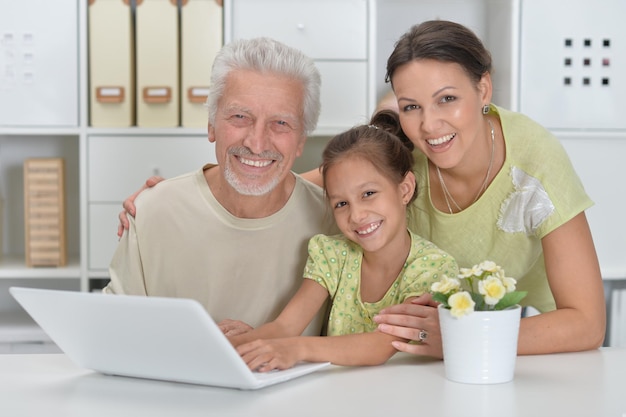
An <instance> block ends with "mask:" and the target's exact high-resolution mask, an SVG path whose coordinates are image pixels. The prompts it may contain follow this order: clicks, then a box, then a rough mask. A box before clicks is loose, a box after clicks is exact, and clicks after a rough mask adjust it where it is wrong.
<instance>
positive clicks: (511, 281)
mask: <svg viewBox="0 0 626 417" xmlns="http://www.w3.org/2000/svg"><path fill="white" fill-rule="evenodd" d="M502 284H504V288H506V292H513V291H515V284H517V281H516V280H515V278H511V277H504V278H502Z"/></svg>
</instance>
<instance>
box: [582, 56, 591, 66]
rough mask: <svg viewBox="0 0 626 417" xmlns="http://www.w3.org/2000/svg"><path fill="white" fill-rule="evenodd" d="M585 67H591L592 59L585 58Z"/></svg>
mask: <svg viewBox="0 0 626 417" xmlns="http://www.w3.org/2000/svg"><path fill="white" fill-rule="evenodd" d="M583 65H584V66H585V67H588V66H589V65H591V58H585V59H583Z"/></svg>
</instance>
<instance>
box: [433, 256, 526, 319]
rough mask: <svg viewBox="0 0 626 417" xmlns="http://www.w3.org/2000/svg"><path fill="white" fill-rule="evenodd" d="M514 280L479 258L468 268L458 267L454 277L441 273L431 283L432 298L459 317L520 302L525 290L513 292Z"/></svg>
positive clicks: (497, 267)
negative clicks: (436, 279)
mask: <svg viewBox="0 0 626 417" xmlns="http://www.w3.org/2000/svg"><path fill="white" fill-rule="evenodd" d="M516 284H517V281H516V280H515V279H514V278H510V277H507V276H506V275H505V273H504V269H502V268H501V267H500V266H499V265H497V264H496V263H495V262H492V261H483V262H481V263H480V264H477V265H474V266H473V267H471V268H460V269H459V275H457V277H456V278H450V277H447V276H445V275H444V277H443V278H442V279H441V281H439V282H435V283H433V284H432V285H431V292H432V294H433V300H435V301H436V302H438V303H441V304H442V305H443V306H444V307H445V308H447V309H449V310H451V313H452V315H453V316H455V317H462V316H464V315H466V314H469V313H471V312H472V311H474V310H478V311H493V310H503V309H505V308H508V307H511V306H513V305H515V304H517V303H519V302H520V300H521V299H522V298H524V297H525V296H526V294H527V291H516V290H515V286H516Z"/></svg>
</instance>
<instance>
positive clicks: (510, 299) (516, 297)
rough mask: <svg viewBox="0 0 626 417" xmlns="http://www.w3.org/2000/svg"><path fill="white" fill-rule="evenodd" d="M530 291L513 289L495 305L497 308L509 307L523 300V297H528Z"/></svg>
mask: <svg viewBox="0 0 626 417" xmlns="http://www.w3.org/2000/svg"><path fill="white" fill-rule="evenodd" d="M526 294H528V291H513V292H509V293H506V294H505V295H504V297H502V299H501V300H500V301H499V302H498V304H496V305H495V307H494V309H495V310H504V309H505V308H507V307H511V306H514V305H515V304H518V303H519V302H520V301H522V298H524V297H526Z"/></svg>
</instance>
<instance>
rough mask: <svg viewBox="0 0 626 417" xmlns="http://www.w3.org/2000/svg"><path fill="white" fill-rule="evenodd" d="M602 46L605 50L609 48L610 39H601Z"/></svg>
mask: <svg viewBox="0 0 626 417" xmlns="http://www.w3.org/2000/svg"><path fill="white" fill-rule="evenodd" d="M602 46H604V47H605V48H609V47H610V46H611V40H610V39H603V40H602Z"/></svg>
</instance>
